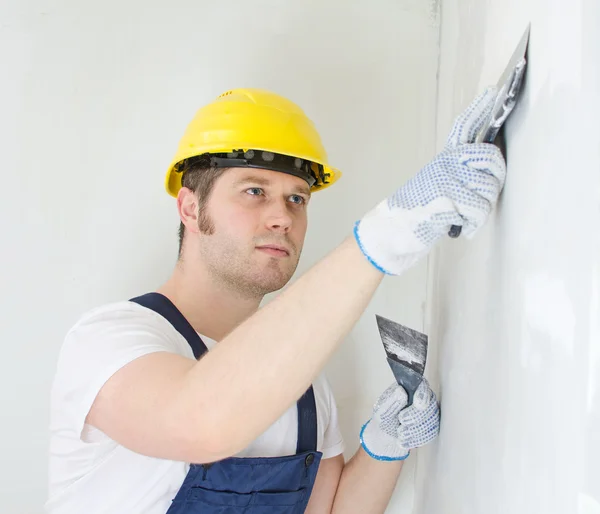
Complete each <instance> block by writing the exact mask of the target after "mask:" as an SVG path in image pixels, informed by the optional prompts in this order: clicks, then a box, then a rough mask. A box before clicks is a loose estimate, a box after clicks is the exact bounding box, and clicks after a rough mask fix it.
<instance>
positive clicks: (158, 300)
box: [130, 293, 208, 359]
mask: <svg viewBox="0 0 600 514" xmlns="http://www.w3.org/2000/svg"><path fill="white" fill-rule="evenodd" d="M130 301H131V302H135V303H137V304H139V305H141V306H143V307H146V308H148V309H151V310H153V311H154V312H157V313H158V314H160V315H161V316H163V317H164V318H166V319H167V321H169V323H171V325H173V327H174V328H175V330H177V332H179V333H180V334H181V335H182V336H183V337H185V340H186V341H187V342H188V344H189V345H190V347H191V348H192V352H194V357H196V359H199V358H200V357H201V356H202V355H203V354H204V353H206V352H207V351H208V348H206V345H205V344H204V342H203V341H202V339H200V336H199V335H198V333H197V332H196V331H195V330H194V328H193V327H192V325H190V323H189V322H188V320H187V319H185V317H184V315H183V314H182V313H181V312H180V311H179V309H178V308H177V307H175V305H174V304H173V302H171V300H169V299H168V298H167V297H166V296H164V295H162V294H160V293H147V294H144V295H142V296H137V297H136V298H131V300H130Z"/></svg>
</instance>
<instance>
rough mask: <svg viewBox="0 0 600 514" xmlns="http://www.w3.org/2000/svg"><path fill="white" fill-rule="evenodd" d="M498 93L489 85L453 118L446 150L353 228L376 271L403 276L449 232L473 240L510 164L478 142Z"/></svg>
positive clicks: (499, 154) (493, 148) (493, 201)
mask: <svg viewBox="0 0 600 514" xmlns="http://www.w3.org/2000/svg"><path fill="white" fill-rule="evenodd" d="M496 95H497V90H496V88H488V89H487V90H486V91H485V92H484V93H482V94H481V95H479V96H478V97H477V98H476V99H475V100H474V101H473V102H472V103H471V105H470V106H469V107H468V108H467V110H466V111H464V112H463V113H462V114H461V115H460V116H459V117H458V118H457V119H456V121H455V123H454V126H453V128H452V131H451V133H450V135H449V137H448V139H447V141H446V145H445V147H444V149H443V150H442V151H441V152H440V153H439V154H438V155H437V156H436V157H435V158H434V159H433V160H432V161H431V162H429V164H427V165H426V166H425V167H424V168H423V169H422V170H421V171H420V172H419V173H417V174H416V175H415V176H414V177H413V178H412V179H410V180H409V181H408V182H407V183H406V184H405V185H404V186H402V187H401V188H400V189H398V190H397V191H396V192H395V193H394V194H393V195H391V196H390V197H389V198H386V199H385V200H383V201H382V202H381V203H380V204H379V205H377V206H376V207H375V208H374V209H373V210H372V211H370V212H369V213H367V214H366V215H365V216H364V217H363V218H362V219H361V220H359V221H357V222H356V224H355V226H354V237H355V239H356V241H357V243H358V245H359V246H360V249H361V250H362V252H363V254H364V255H365V256H366V257H367V259H368V260H369V261H370V262H371V264H373V265H374V266H375V267H376V268H377V269H379V270H380V271H381V272H383V273H387V274H390V275H400V274H401V273H403V272H404V271H405V270H406V269H408V268H409V267H411V266H413V265H414V264H416V263H417V262H418V261H419V260H420V259H421V258H422V257H423V256H425V255H426V254H427V253H428V252H429V251H430V250H431V248H432V247H433V246H434V245H435V243H436V242H437V241H438V240H439V239H440V238H442V237H444V236H445V235H447V234H448V232H449V230H450V228H451V226H452V225H458V226H461V227H462V233H463V234H464V235H465V236H466V237H467V238H472V237H473V235H474V234H475V233H476V232H477V231H478V229H479V228H480V227H481V226H483V224H484V223H485V221H486V219H487V217H488V215H489V213H490V212H491V210H492V208H493V207H494V206H495V204H496V202H497V200H498V196H499V195H500V192H501V190H502V188H503V187H504V181H505V177H506V163H505V161H504V157H503V156H502V153H501V152H500V150H499V149H498V147H496V146H495V145H493V144H490V143H474V141H475V138H476V136H477V134H478V132H479V131H480V129H481V128H482V127H483V126H484V124H485V123H486V121H487V120H488V119H489V116H490V113H491V110H492V107H493V105H494V102H495V99H496Z"/></svg>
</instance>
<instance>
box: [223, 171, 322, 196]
mask: <svg viewBox="0 0 600 514" xmlns="http://www.w3.org/2000/svg"><path fill="white" fill-rule="evenodd" d="M248 183H250V184H257V185H259V186H270V185H271V181H270V180H269V179H268V178H265V177H261V176H259V175H247V176H245V177H243V178H241V179H239V180H236V181H235V182H234V186H236V187H237V186H241V185H243V184H248ZM292 191H293V192H294V194H296V193H302V194H304V195H308V196H310V188H309V187H308V184H307V185H306V187H303V186H294V188H293V189H292Z"/></svg>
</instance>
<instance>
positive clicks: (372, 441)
mask: <svg viewBox="0 0 600 514" xmlns="http://www.w3.org/2000/svg"><path fill="white" fill-rule="evenodd" d="M407 399H408V396H407V394H406V391H405V390H404V388H403V387H402V386H399V385H398V384H397V383H394V384H393V385H391V386H390V387H388V388H387V389H386V390H385V391H384V393H383V394H382V395H381V396H380V397H379V399H378V400H377V402H376V403H375V406H374V408H373V417H372V418H371V419H369V421H367V422H366V423H365V424H364V425H363V427H362V430H361V432H360V444H361V445H362V447H363V448H364V450H365V451H366V452H367V453H368V454H369V455H370V456H371V457H373V458H374V459H377V460H385V461H392V460H404V459H406V457H408V455H409V454H410V450H411V449H412V448H418V447H419V446H423V445H425V444H427V443H428V442H430V441H432V440H433V439H435V437H437V435H438V433H439V430H440V409H439V405H438V402H437V399H436V397H435V393H434V392H433V391H432V390H431V388H430V387H429V383H428V382H427V380H426V379H425V378H423V381H422V382H421V384H420V385H419V387H418V388H417V390H416V391H415V395H414V398H413V403H412V405H411V406H410V407H407V406H406V404H407Z"/></svg>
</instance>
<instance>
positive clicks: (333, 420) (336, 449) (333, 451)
mask: <svg viewBox="0 0 600 514" xmlns="http://www.w3.org/2000/svg"><path fill="white" fill-rule="evenodd" d="M323 382H324V384H325V392H326V395H327V400H328V404H329V422H328V423H327V427H326V428H325V433H324V436H323V450H322V452H323V457H322V458H323V459H330V458H332V457H336V456H337V455H340V454H341V453H343V452H344V439H343V437H342V432H341V430H340V426H339V421H338V411H337V405H336V402H335V397H334V396H333V391H332V390H331V386H330V385H329V382H328V381H327V379H323Z"/></svg>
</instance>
